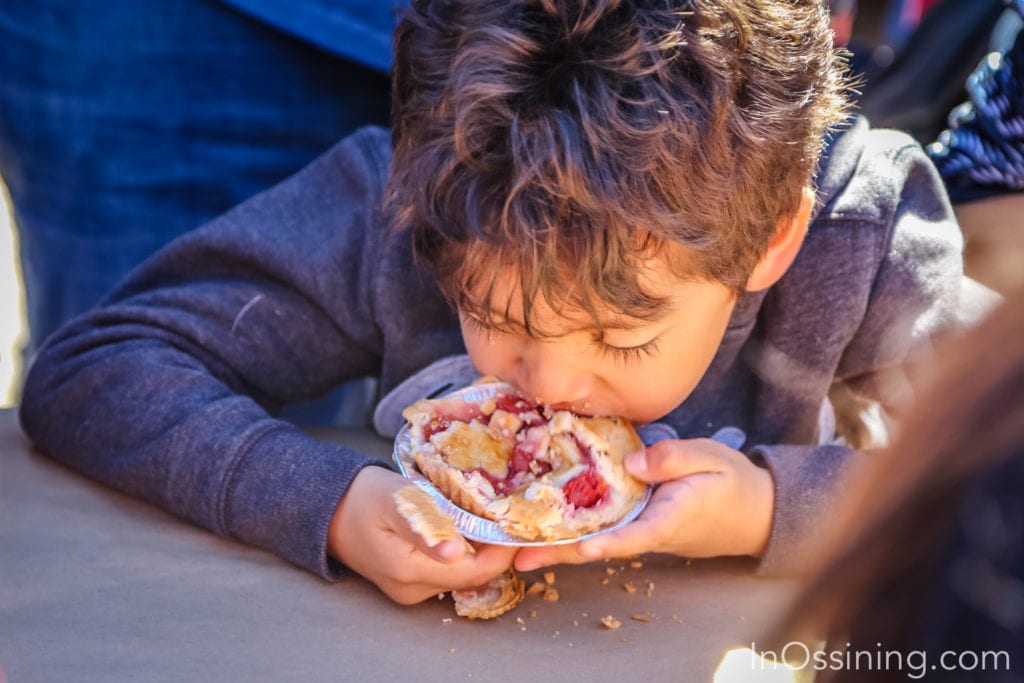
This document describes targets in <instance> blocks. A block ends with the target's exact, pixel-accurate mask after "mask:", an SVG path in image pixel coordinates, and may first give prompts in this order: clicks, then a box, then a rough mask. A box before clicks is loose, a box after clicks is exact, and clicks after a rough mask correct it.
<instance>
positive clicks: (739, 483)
mask: <svg viewBox="0 0 1024 683" xmlns="http://www.w3.org/2000/svg"><path fill="white" fill-rule="evenodd" d="M624 464H625V467H626V471H627V472H629V473H630V474H632V475H633V476H634V477H636V478H637V479H640V480H641V481H645V482H648V483H650V484H659V486H658V487H657V489H656V490H655V491H654V495H653V496H652V497H651V502H650V503H649V504H648V505H647V508H646V509H645V510H644V511H643V513H642V514H641V515H640V516H639V517H638V518H637V519H636V521H634V522H632V523H630V524H628V525H626V526H625V527H623V528H622V529H619V530H618V531H615V532H613V533H610V534H605V535H602V536H599V537H596V538H593V539H590V540H586V541H581V542H579V543H576V544H570V545H563V546H552V547H537V548H523V549H522V550H521V551H520V552H519V554H518V555H517V556H516V560H515V566H516V568H517V569H519V570H521V571H529V570H531V569H536V568H537V567H543V566H547V565H552V564H558V563H580V562H590V561H592V560H596V559H600V558H605V557H624V556H629V555H639V554H641V553H648V552H662V553H672V554H674V555H681V556H684V557H716V556H719V555H753V556H755V557H760V556H761V555H763V554H764V550H765V547H766V546H767V545H768V537H769V534H770V533H771V524H772V512H773V510H774V506H775V490H774V485H773V483H772V478H771V474H769V472H768V470H765V469H762V468H760V467H757V466H756V465H754V464H753V463H752V462H750V460H749V459H748V458H747V457H746V456H745V455H743V453H740V452H739V451H736V450H733V449H732V448H729V447H728V446H725V445H723V444H721V443H718V442H717V441H712V440H711V439H685V440H684V439H672V440H666V441H661V442H659V443H657V444H655V445H654V446H651V447H649V448H647V449H645V450H643V451H638V452H636V453H631V454H629V455H628V456H626V459H625V463H624Z"/></svg>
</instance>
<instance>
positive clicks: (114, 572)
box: [0, 410, 792, 683]
mask: <svg viewBox="0 0 1024 683" xmlns="http://www.w3.org/2000/svg"><path fill="white" fill-rule="evenodd" d="M314 435H315V436H316V437H317V438H321V439H325V440H330V441H336V442H339V443H344V444H346V445H349V446H352V447H355V448H359V449H361V450H363V451H364V452H369V453H373V454H375V455H378V456H381V457H385V458H386V457H388V456H389V454H390V444H389V443H387V442H386V441H383V440H381V439H379V438H377V437H376V436H374V435H373V434H371V433H370V432H369V431H360V430H351V429H348V430H346V429H338V430H319V431H316V432H314ZM641 562H642V566H639V567H634V566H631V564H630V563H629V562H628V561H611V562H607V563H605V562H598V563H595V564H591V565H586V566H578V567H570V566H559V567H555V568H553V571H554V573H555V583H554V586H555V588H556V589H557V590H558V593H559V599H558V601H556V602H546V601H544V600H542V599H541V598H540V597H538V596H527V598H526V599H525V600H524V602H523V603H522V604H521V605H520V606H519V607H518V608H517V609H516V610H514V611H513V612H511V613H509V614H506V615H504V616H502V617H500V618H498V619H495V620H492V621H487V622H470V621H466V620H463V619H460V618H459V617H457V616H455V614H454V612H453V609H452V605H451V602H450V599H448V598H447V597H446V598H445V599H444V600H429V601H427V602H425V603H421V604H419V605H415V606H412V607H401V606H399V605H396V604H393V603H392V602H390V601H389V600H388V599H387V598H385V597H384V596H383V594H381V593H380V592H379V591H378V590H377V589H376V588H375V587H374V586H373V585H372V584H370V583H369V582H367V581H365V580H363V579H361V578H359V577H351V578H348V579H346V580H344V581H342V582H340V583H337V584H329V583H326V582H324V581H322V580H321V579H319V578H317V577H315V576H312V575H310V574H308V573H306V572H304V571H302V570H299V569H296V568H294V567H292V566H291V565H289V564H287V563H285V562H284V561H282V560H280V559H278V558H276V557H273V556H271V555H269V554H267V553H264V552H262V551H259V550H255V549H252V548H249V547H246V546H243V545H241V544H239V543H235V542H232V541H230V540H225V539H222V538H219V537H216V536H214V535H212V534H210V533H208V532H206V531H204V530H202V529H198V528H196V527H193V526H191V525H189V524H187V523H184V522H182V521H180V520H178V519H176V518H173V517H171V516H169V515H167V514H164V513H163V512H161V511H159V510H157V509H155V508H153V507H150V506H148V505H146V504H144V503H141V502H138V501H135V500H132V499H130V498H127V497H125V496H123V495H120V494H118V493H115V492H112V491H110V490H108V489H106V488H104V487H101V486H99V485H97V484H94V483H92V482H91V481H89V480H87V479H85V478H83V477H81V476H79V475H77V474H76V473H74V472H72V471H70V470H68V469H66V468H64V467H62V466H60V465H57V464H55V463H53V462H51V461H50V460H48V459H46V458H44V457H42V456H40V455H39V454H38V453H35V452H32V451H31V450H30V448H29V446H28V444H27V442H26V440H25V437H24V436H23V435H22V434H21V432H20V431H19V429H18V426H17V419H16V415H15V413H14V411H11V410H6V411H0V667H2V668H0V681H3V680H4V677H5V675H6V679H7V680H8V681H11V682H12V683H13V682H17V681H97V680H100V681H111V680H117V681H122V680H123V681H128V680H130V681H189V680H296V681H377V680H381V681H406V680H408V681H413V680H415V681H442V680H443V681H460V680H471V681H523V682H525V681H539V680H575V681H588V682H598V681H616V682H618V683H622V682H623V681H635V680H644V681H710V680H711V679H712V676H713V673H714V671H715V669H716V667H718V665H719V663H720V661H721V660H722V657H723V655H724V654H725V653H726V652H727V651H728V650H731V649H733V648H736V647H749V645H750V644H751V642H752V641H754V640H756V639H757V638H758V637H760V636H761V635H762V634H763V633H764V630H765V629H766V628H768V627H769V626H770V625H771V624H772V622H773V620H774V619H775V618H776V617H777V616H778V614H779V612H780V610H781V609H783V608H784V606H785V604H786V601H787V599H788V598H789V597H790V595H791V588H792V586H791V585H789V584H788V583H786V582H781V581H773V580H766V579H761V578H757V577H755V576H754V575H753V574H752V564H751V563H750V562H747V561H742V560H714V561H693V562H691V563H689V564H688V563H687V562H686V561H685V560H682V559H680V558H674V557H664V556H653V555H652V556H647V557H644V558H642V559H641ZM542 575H543V572H542V571H537V572H530V573H529V574H527V575H526V576H525V578H526V580H527V582H528V584H529V582H531V581H534V580H540V579H541V577H542ZM627 582H630V583H631V584H632V585H633V586H634V587H635V588H636V591H635V592H629V591H628V590H627V589H626V588H625V585H626V583H627ZM606 615H613V616H615V617H616V618H617V619H619V620H620V621H621V622H622V626H621V627H620V628H618V629H616V630H606V629H604V628H602V626H601V624H600V619H601V617H604V616H606ZM633 615H643V616H644V617H645V618H649V619H650V621H646V622H644V621H636V620H633V619H632V618H631V617H632V616H633Z"/></svg>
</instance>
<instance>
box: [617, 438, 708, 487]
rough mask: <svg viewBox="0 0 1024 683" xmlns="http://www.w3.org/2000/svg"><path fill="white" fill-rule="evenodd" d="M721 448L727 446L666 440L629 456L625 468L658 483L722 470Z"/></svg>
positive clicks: (641, 479)
mask: <svg viewBox="0 0 1024 683" xmlns="http://www.w3.org/2000/svg"><path fill="white" fill-rule="evenodd" d="M722 449H728V446H723V445H722V444H720V443H717V442H715V441H711V440H710V439H685V440H684V439H666V440H665V441H659V442H658V443H656V444H654V445H653V446H648V447H647V448H645V449H643V450H640V451H636V452H633V453H630V454H629V455H627V456H626V457H625V459H624V460H623V465H624V466H625V468H626V471H627V472H629V473H630V474H631V475H633V476H634V477H636V478H637V479H639V480H640V481H644V482H647V483H648V484H658V483H661V482H665V481H671V480H673V479H680V478H682V477H686V476H689V475H691V474H702V473H707V472H718V471H721V469H722V455H723V454H722V453H721V452H720V451H721V450H722Z"/></svg>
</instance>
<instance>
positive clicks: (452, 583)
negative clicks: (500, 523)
mask: <svg viewBox="0 0 1024 683" xmlns="http://www.w3.org/2000/svg"><path fill="white" fill-rule="evenodd" d="M408 484H409V481H408V480H407V479H404V478H403V477H401V476H399V475H398V474H395V473H394V472H392V471H391V470H386V469H384V468H382V467H364V468H363V469H362V470H361V471H360V472H359V474H357V475H356V478H355V479H354V480H353V481H352V484H351V486H349V489H348V491H347V492H346V493H345V496H344V497H343V498H342V499H341V503H340V504H339V505H338V509H337V510H336V511H335V513H334V518H333V519H332V520H331V526H330V528H329V530H328V532H327V550H328V552H329V553H330V554H331V556H333V557H335V558H336V559H338V560H339V561H340V562H342V563H343V564H345V566H347V567H348V568H349V569H351V570H353V571H355V572H358V573H359V574H362V575H363V576H364V577H366V578H367V579H369V580H370V581H372V582H373V583H375V584H377V586H378V587H379V588H380V589H381V590H382V591H384V593H385V594H386V595H387V596H388V597H389V598H391V599H392V600H394V601H395V602H398V603H400V604H403V605H411V604H413V603H417V602H420V601H421V600H425V599H426V598H430V597H433V596H435V595H437V594H438V593H442V592H445V591H450V590H453V589H459V588H472V587H475V586H479V585H482V584H484V583H487V582H488V581H490V580H491V579H492V578H494V577H495V576H497V575H498V574H501V573H502V572H503V571H505V570H506V569H508V568H509V566H511V564H512V558H513V556H514V555H515V551H516V549H515V548H505V547H500V546H481V547H480V548H478V549H477V552H476V553H475V554H474V553H471V552H468V550H467V549H466V546H465V543H464V542H463V541H461V540H459V541H444V542H442V543H438V544H437V545H435V546H434V547H432V548H430V547H427V545H426V543H425V542H424V541H423V539H422V538H421V537H420V536H419V535H418V534H416V533H414V532H413V531H412V529H410V528H409V524H408V522H406V521H405V518H404V517H402V515H401V514H399V512H398V510H397V509H396V508H395V502H394V499H393V498H392V495H393V494H394V492H395V491H397V490H398V489H400V488H402V487H404V486H408Z"/></svg>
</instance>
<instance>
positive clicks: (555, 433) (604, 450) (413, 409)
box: [402, 381, 645, 541]
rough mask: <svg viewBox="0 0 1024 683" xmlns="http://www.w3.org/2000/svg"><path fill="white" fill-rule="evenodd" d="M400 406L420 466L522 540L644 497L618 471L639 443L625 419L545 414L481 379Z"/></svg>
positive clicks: (613, 517)
mask: <svg viewBox="0 0 1024 683" xmlns="http://www.w3.org/2000/svg"><path fill="white" fill-rule="evenodd" d="M470 389H471V391H467V390H462V391H457V392H455V393H453V394H450V395H449V396H446V397H443V398H439V399H423V400H421V401H417V402H416V403H414V404H412V405H411V406H409V407H408V408H406V409H405V411H403V413H402V414H403V416H404V417H405V419H406V420H407V421H408V422H409V430H410V443H411V450H412V457H413V459H414V460H415V462H416V465H417V466H418V467H419V469H420V471H421V472H423V474H424V475H425V476H426V477H427V478H428V479H430V481H431V482H432V483H433V484H434V486H436V487H437V488H438V489H439V490H440V491H441V492H442V493H443V494H444V495H445V496H447V497H448V498H449V499H451V501H452V502H454V503H455V504H456V505H458V506H460V507H462V508H463V509H465V510H467V511H469V512H471V513H473V514H475V515H478V516H480V517H485V518H487V519H490V520H493V521H495V522H497V523H498V524H499V525H500V526H501V527H502V528H503V529H504V530H505V531H506V532H508V533H509V534H512V535H514V536H517V537H519V538H521V539H523V540H525V541H556V540H564V539H572V538H577V537H579V536H582V535H583V534H587V533H590V532H593V531H597V530H599V529H601V528H603V527H606V526H608V525H610V524H613V523H615V522H617V521H619V520H620V519H621V518H622V517H623V516H624V515H625V514H626V513H628V512H629V511H630V510H632V509H633V508H634V507H635V506H636V504H637V502H638V501H640V500H641V499H642V498H643V496H644V493H645V485H644V484H643V483H642V482H640V481H639V480H637V479H635V478H633V477H632V476H630V475H629V474H627V473H626V471H625V469H624V467H623V465H622V460H623V458H624V457H625V456H626V454H628V453H631V452H633V451H637V450H640V449H641V448H643V444H642V443H641V441H640V438H639V437H638V436H637V434H636V431H635V430H634V429H633V426H632V425H631V424H630V423H629V421H628V420H625V419H622V418H618V417H587V416H582V415H576V414H574V413H571V412H569V411H565V410H553V409H551V408H550V407H549V406H545V405H538V404H536V403H534V402H531V401H529V400H527V399H526V398H524V397H523V396H521V395H519V394H518V393H517V392H516V391H515V389H514V388H513V387H512V386H511V385H509V384H505V383H502V382H494V381H484V382H483V383H478V384H475V385H473V386H472V387H470Z"/></svg>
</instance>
